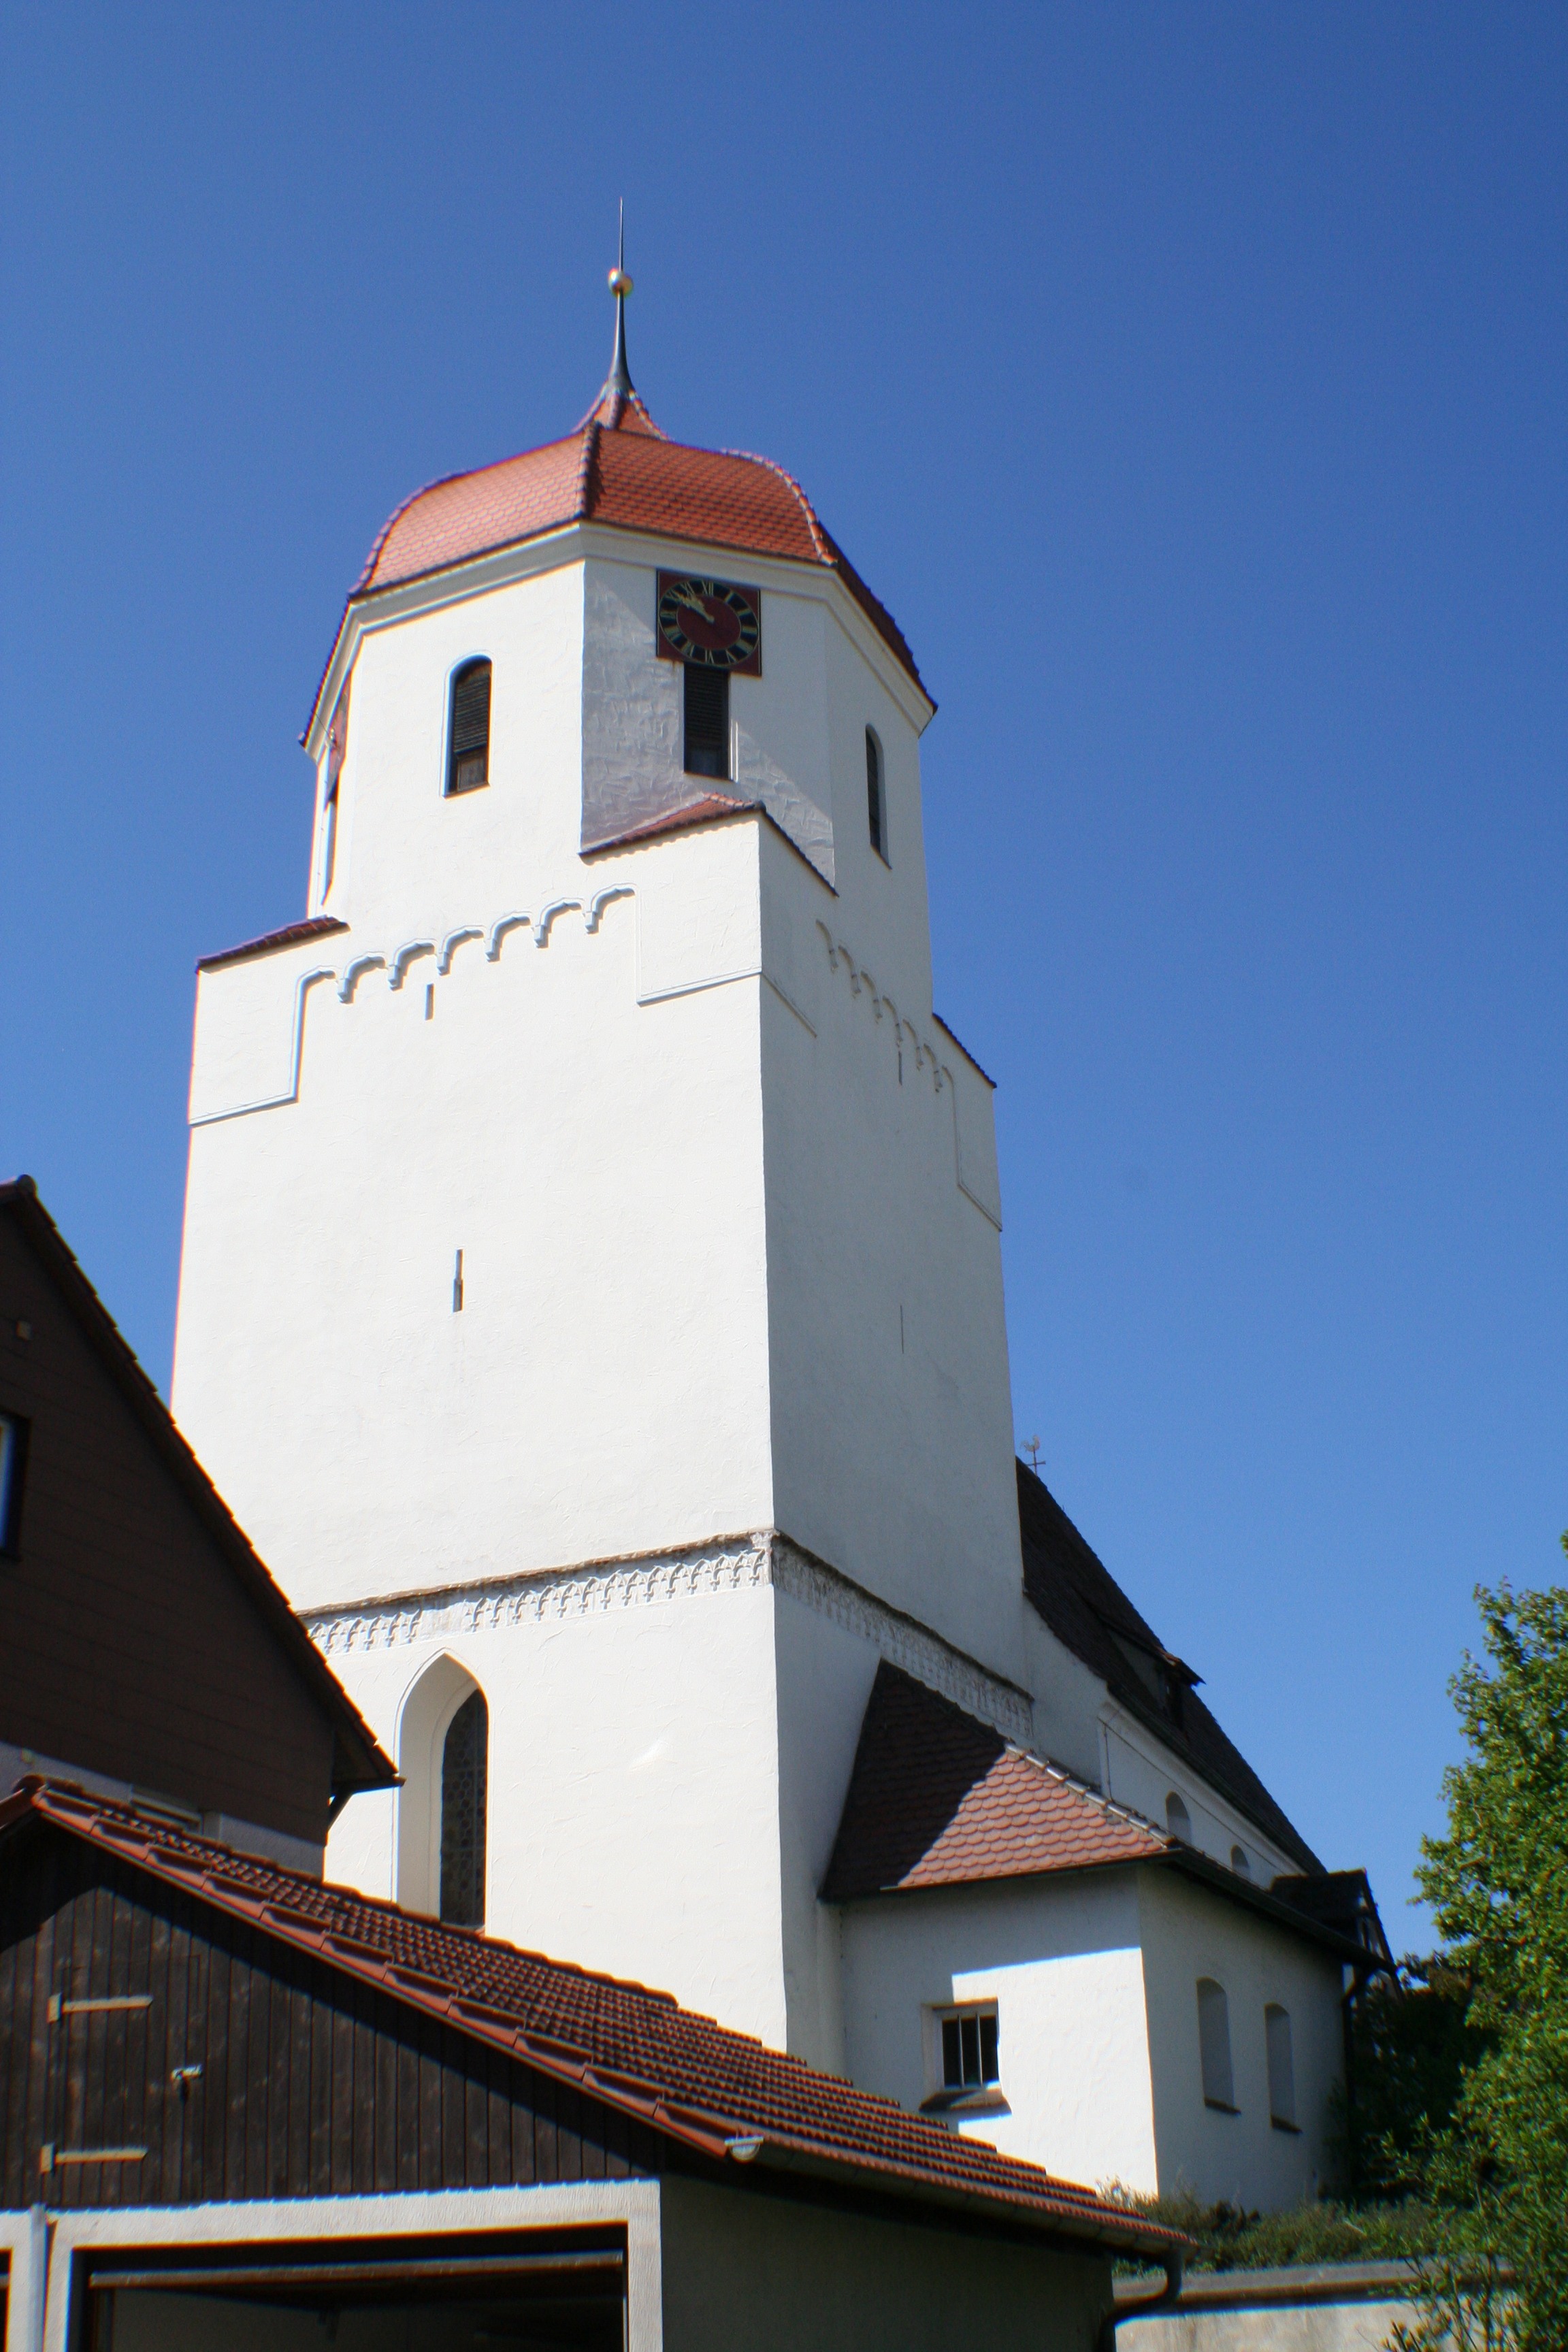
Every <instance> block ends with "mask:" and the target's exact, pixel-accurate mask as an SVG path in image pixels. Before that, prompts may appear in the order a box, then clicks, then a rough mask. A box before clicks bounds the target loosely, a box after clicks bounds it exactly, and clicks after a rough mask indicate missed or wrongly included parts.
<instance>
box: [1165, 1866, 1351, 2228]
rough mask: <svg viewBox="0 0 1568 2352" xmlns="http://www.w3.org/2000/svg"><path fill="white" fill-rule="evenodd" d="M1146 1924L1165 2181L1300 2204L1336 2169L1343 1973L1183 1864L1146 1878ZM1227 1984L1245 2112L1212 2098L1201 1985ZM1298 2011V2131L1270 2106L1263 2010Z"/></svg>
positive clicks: (1208, 2195)
mask: <svg viewBox="0 0 1568 2352" xmlns="http://www.w3.org/2000/svg"><path fill="white" fill-rule="evenodd" d="M1138 1908H1139V1924H1140V1930H1141V1933H1142V1942H1143V1959H1144V1982H1145V1986H1146V1988H1147V1994H1148V2003H1149V2049H1150V2053H1151V2059H1152V2080H1153V2097H1154V2128H1155V2137H1156V2140H1157V2144H1158V2147H1159V2164H1160V2187H1161V2189H1162V2190H1163V2191H1173V2190H1176V2189H1183V2188H1187V2189H1193V2190H1194V2191H1195V2192H1196V2194H1197V2195H1198V2196H1199V2197H1201V2198H1204V2199H1205V2200H1209V2199H1219V2198H1226V2199H1228V2200H1230V2201H1232V2202H1233V2203H1236V2204H1240V2205H1245V2206H1248V2207H1259V2208H1262V2209H1263V2210H1275V2209H1279V2208H1282V2207H1285V2206H1289V2205H1297V2204H1300V2201H1301V2200H1302V2199H1303V2198H1305V2197H1310V2196H1311V2195H1313V2194H1314V2193H1315V2192H1316V2191H1317V2189H1318V2187H1319V2184H1320V2183H1321V2182H1323V2181H1324V2180H1325V2179H1326V2178H1327V2175H1328V2172H1329V2168H1330V2147H1329V2134H1330V2128H1331V2098H1332V2095H1333V2091H1334V2087H1335V2085H1336V2084H1338V2082H1339V2081H1340V2079H1341V2075H1342V2064H1343V2044H1342V2039H1341V2022H1340V1992H1341V1972H1340V1969H1339V1966H1338V1964H1337V1962H1335V1961H1333V1960H1331V1959H1330V1958H1327V1957H1326V1956H1325V1955H1324V1954H1322V1953H1321V1952H1320V1951H1319V1949H1318V1948H1317V1947H1316V1946H1315V1945H1312V1944H1310V1943H1309V1942H1307V1941H1306V1939H1305V1938H1304V1937H1298V1936H1294V1935H1292V1934H1291V1933H1290V1931H1289V1929H1288V1928H1285V1927H1276V1926H1274V1924H1273V1923H1272V1921H1270V1920H1268V1919H1265V1918H1262V1917H1259V1916H1258V1915H1256V1914H1255V1913H1252V1912H1249V1911H1247V1910H1244V1909H1243V1908H1242V1906H1240V1905H1239V1904H1236V1903H1228V1902H1226V1900H1225V1899H1224V1898H1223V1896H1221V1895H1215V1894H1211V1893H1210V1892H1209V1891H1208V1889H1207V1888H1205V1887H1202V1886H1199V1885H1194V1883H1193V1881H1192V1880H1190V1879H1185V1878H1183V1877H1182V1876H1180V1874H1178V1873H1177V1872H1175V1871H1173V1870H1163V1869H1162V1870H1144V1871H1142V1872H1140V1874H1139V1897H1138ZM1200 1977H1210V1978H1212V1979H1214V1980H1215V1982H1216V1983H1218V1984H1221V1985H1223V1986H1224V1988H1225V1992H1226V2001H1227V2005H1228V2009H1229V2015H1230V2045H1231V2063H1232V2067H1233V2071H1234V2076H1235V2104H1236V2106H1237V2110H1238V2112H1237V2114H1236V2115H1222V2114H1220V2113H1218V2112H1216V2111H1215V2109H1214V2108H1211V2107H1207V2106H1205V2104H1204V2090H1203V2070H1202V2063H1201V2059H1200V2053H1199V2047H1198V2010H1197V1982H1198V1979H1199V1978H1200ZM1270 2001H1278V2002H1279V2004H1280V2005H1281V2006H1282V2007H1283V2008H1285V2009H1286V2010H1288V2011H1289V2016H1290V2026H1291V2042H1292V2047H1293V2054H1294V2063H1295V2078H1296V2113H1297V2117H1298V2121H1299V2123H1300V2131H1299V2132H1294V2133H1292V2132H1284V2131H1279V2130H1276V2129H1275V2128H1274V2127H1273V2126H1271V2124H1270V2121H1269V2113H1268V2060H1267V2053H1266V2049H1265V2043H1264V2025H1263V2011H1264V2008H1265V2005H1266V2004H1267V2003H1268V2002H1270Z"/></svg>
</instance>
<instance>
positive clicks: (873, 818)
mask: <svg viewBox="0 0 1568 2352" xmlns="http://www.w3.org/2000/svg"><path fill="white" fill-rule="evenodd" d="M866 817H867V823H868V827H869V831H870V835H871V846H872V848H873V849H874V850H875V851H876V853H877V855H878V856H879V858H880V859H881V861H882V863H883V865H884V866H886V865H888V864H889V857H888V797H887V793H886V792H885V790H884V788H883V783H882V747H881V745H880V744H879V742H878V740H877V738H876V736H875V735H874V734H873V733H872V732H871V730H870V729H869V728H867V730H866Z"/></svg>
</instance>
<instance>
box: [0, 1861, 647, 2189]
mask: <svg viewBox="0 0 1568 2352" xmlns="http://www.w3.org/2000/svg"><path fill="white" fill-rule="evenodd" d="M51 1995H54V1996H55V1997H56V1999H57V2000H58V2002H60V2003H61V2010H60V2014H59V2015H58V2019H57V2020H56V2021H53V2022H51V2021H50V2017H49V2008H50V1996H51ZM147 1996H150V1999H146V1998H145V1997H147ZM106 2000H119V2001H130V2002H134V2003H136V2004H137V2005H135V2006H132V2007H122V2008H94V2009H74V2008H71V2007H69V2006H68V2004H70V2003H73V2002H78V2001H100V2002H101V2001H106ZM143 2001H145V2005H142V2003H143ZM190 2067H199V2068H200V2070H201V2072H200V2074H199V2075H197V2076H195V2078H194V2079H193V2078H187V2079H186V2081H185V2082H184V2084H182V2083H181V2081H180V2080H179V2070H180V2069H182V2068H190ZM45 2147H52V2148H53V2150H54V2157H55V2160H54V2162H53V2163H52V2165H51V2167H50V2168H49V2169H47V2171H46V2170H44V2169H43V2168H41V2162H40V2158H41V2151H42V2150H43V2149H44V2148H45ZM138 2147H140V2148H142V2149H144V2150H145V2154H144V2155H143V2156H142V2157H141V2158H132V2159H127V2158H121V2160H118V2161H116V2160H111V2159H110V2158H98V2159H96V2160H94V2161H92V2162H88V2163H82V2162H75V2163H73V2162H69V2161H67V2162H65V2163H61V2162H60V2161H59V2158H60V2157H61V2156H64V2157H66V2158H71V2157H79V2156H80V2155H81V2154H82V2153H83V2152H84V2151H88V2150H95V2149H126V2148H138ZM663 2154H664V2150H663V2147H662V2142H661V2139H660V2136H659V2135H658V2134H657V2133H655V2132H652V2131H649V2130H647V2129H646V2128H645V2127H644V2126H641V2125H640V2124H637V2123H635V2122H633V2121H631V2120H629V2119H627V2118H626V2117H623V2116H617V2115H616V2113H615V2112H614V2111H613V2110H611V2109H608V2108H605V2107H604V2106H602V2105H599V2103H598V2102H597V2101H595V2100H593V2099H591V2098H588V2097H585V2096H584V2095H580V2094H579V2093H577V2092H575V2091H574V2090H572V2089H570V2088H569V2087H566V2086H563V2085H561V2084H555V2083H552V2082H551V2081H550V2080H549V2079H548V2078H546V2077H544V2076H542V2075H540V2074H536V2073H534V2071H533V2070H532V2069H531V2068H530V2067H527V2066H525V2065H522V2064H520V2063H518V2062H517V2061H516V2060H514V2059H511V2058H509V2057H507V2056H506V2055H505V2054H504V2053H500V2052H492V2051H489V2050H488V2049H487V2048H486V2047H485V2046H484V2045H483V2044H482V2043H479V2042H473V2041H470V2040H469V2039H468V2037H467V2036H466V2035H464V2034H462V2033H461V2032H458V2031H457V2030H456V2029H455V2028H453V2027H450V2026H447V2025H445V2024H442V2023H440V2022H438V2021H435V2020H431V2019H426V2018H424V2017H422V2016H420V2015H419V2014H418V2012H417V2011H413V2010H410V2009H406V2008H405V2007H404V2006H403V2005H402V2004H401V2003H400V2002H398V2001H397V2000H395V1999H394V1998H393V1997H392V1996H391V1995H389V1994H387V1993H384V1992H382V1991H379V1990H375V1989H374V1988H372V1987H368V1986H361V1985H358V1984H356V1983H355V1982H354V1981H353V1979H351V1978H347V1977H345V1976H343V1975H342V1974H341V1973H339V1972H338V1971H337V1970H336V1969H332V1968H331V1966H330V1965H329V1964H328V1963H326V1962H325V1961H323V1960H320V1959H317V1958H314V1957H313V1956H311V1955H309V1954H305V1953H300V1952H296V1951H293V1950H291V1949H290V1948H289V1947H288V1946H287V1945H285V1944H282V1943H280V1942H278V1941H275V1940H274V1939H273V1938H272V1937H269V1936H268V1935H267V1934H266V1933H265V1931H264V1930H262V1929H258V1928H253V1927H249V1926H247V1924H246V1923H244V1922H243V1921H238V1920H233V1919H230V1918H228V1917H226V1916H225V1915H224V1914H223V1913H222V1912H220V1911H218V1910H216V1909H215V1908H213V1907H212V1906H209V1905H207V1904H205V1903H204V1902H203V1901H202V1900H201V1899H200V1898H199V1897H198V1896H187V1895H184V1894H182V1893H181V1892H180V1891H179V1890H177V1889H174V1888H171V1887H167V1886H164V1885H162V1884H161V1883H160V1882H159V1881H158V1880H156V1879H154V1878H153V1877H152V1876H150V1875H149V1874H146V1873H145V1872H142V1871H140V1870H138V1869H137V1868H136V1867H135V1865H134V1864H132V1863H129V1862H121V1861H120V1860H119V1859H118V1858H117V1857H115V1856H112V1855H108V1854H104V1853H101V1852H100V1851H98V1850H97V1849H95V1848H93V1847H90V1846H88V1845H86V1844H85V1843H82V1842H80V1841H79V1840H78V1839H75V1838H73V1837H70V1836H69V1835H68V1834H67V1833H65V1832H60V1831H58V1830H55V1829H53V1828H52V1827H47V1826H45V1825H42V1824H38V1823H36V1822H35V1823H33V1824H30V1825H28V1826H27V1827H26V1828H25V1829H23V1830H20V1831H18V1832H15V1833H14V1834H13V1835H12V1836H11V1837H10V1838H9V1839H8V1840H7V1841H6V1842H5V1845H4V1846H0V2206H9V2207H17V2206H26V2205H30V2204H34V2203H36V2202H37V2201H39V2200H40V2199H41V2200H44V2201H45V2202H47V2203H49V2204H51V2205H56V2206H60V2207H74V2206H100V2205H119V2204H136V2205H155V2204H176V2203H189V2202H192V2201H195V2200H208V2199H230V2198H247V2197H249V2198H254V2197H303V2196H345V2195H349V2194H365V2193H371V2192H375V2191H384V2190H388V2189H462V2188H483V2187H489V2186H491V2185H496V2184H500V2183H508V2182H521V2183H531V2182H545V2181H574V2180H603V2179H624V2178H626V2176H628V2175H630V2174H634V2173H640V2174H648V2173H652V2172H656V2171H658V2169H660V2168H661V2160H662V2157H663Z"/></svg>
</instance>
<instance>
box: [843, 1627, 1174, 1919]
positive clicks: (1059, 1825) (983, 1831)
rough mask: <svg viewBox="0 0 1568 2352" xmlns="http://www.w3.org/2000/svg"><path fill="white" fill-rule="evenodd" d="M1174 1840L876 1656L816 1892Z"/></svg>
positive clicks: (1118, 1858)
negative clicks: (1012, 1744)
mask: <svg viewBox="0 0 1568 2352" xmlns="http://www.w3.org/2000/svg"><path fill="white" fill-rule="evenodd" d="M1170 1843H1171V1841H1170V1839H1169V1838H1167V1837H1166V1836H1165V1835H1164V1834H1163V1832H1161V1831H1159V1830H1155V1829H1152V1828H1151V1827H1150V1826H1149V1824H1148V1823H1147V1822H1142V1821H1140V1820H1138V1819H1137V1818H1136V1817H1135V1816H1134V1815H1132V1814H1131V1813H1124V1812H1122V1811H1120V1810H1119V1809H1118V1808H1117V1807H1116V1806H1114V1805H1110V1804H1108V1803H1107V1802H1106V1801H1105V1800H1104V1799H1103V1798H1101V1797H1099V1796H1096V1795H1095V1794H1094V1793H1093V1792H1092V1791H1091V1790H1088V1789H1086V1788H1084V1787H1083V1786H1082V1784H1081V1783H1080V1782H1079V1781H1076V1780H1070V1779H1069V1778H1068V1775H1067V1774H1066V1773H1065V1772H1063V1771H1061V1770H1059V1769H1058V1768H1057V1767H1056V1766H1055V1765H1051V1764H1046V1763H1043V1762H1042V1761H1041V1760H1040V1759H1039V1758H1038V1757H1037V1756H1029V1755H1026V1754H1025V1753H1024V1751H1023V1750H1022V1749H1021V1748H1012V1747H1009V1746H1008V1744H1007V1742H1006V1741H1005V1739H1004V1738H1002V1735H1001V1734H1000V1732H997V1731H994V1730H993V1729H992V1728H991V1727H990V1725H989V1724H984V1723H981V1722H978V1721H977V1720H976V1719H975V1717H973V1716H971V1715H966V1714H965V1713H964V1712H963V1708H962V1707H957V1706H953V1705H952V1701H951V1700H949V1699H945V1698H942V1697H940V1696H938V1694H937V1693H936V1692H935V1691H932V1690H928V1689H927V1688H926V1687H925V1685H923V1684H921V1683H917V1682H915V1681H913V1680H912V1679H911V1678H910V1675H906V1674H903V1673H901V1672H900V1669H899V1668H898V1667H897V1666H890V1665H889V1664H887V1662H886V1661H885V1660H884V1662H883V1663H882V1664H880V1665H879V1667H878V1669H877V1679H876V1681H875V1683H874V1684H873V1685H872V1686H871V1696H870V1698H869V1700H868V1703H867V1706H866V1716H865V1720H864V1722H863V1723H862V1725H861V1727H860V1742H859V1746H858V1748H857V1750H856V1755H855V1769H854V1771H853V1772H852V1773H851V1775H850V1780H849V1793H848V1795H847V1797H846V1799H845V1801H844V1812H843V1817H842V1819H841V1820H840V1822H839V1825H838V1837H837V1843H835V1846H834V1849H833V1858H832V1860H831V1862H830V1863H829V1864H828V1867H827V1875H826V1879H825V1880H824V1882H823V1886H822V1895H823V1900H824V1901H825V1902H828V1903H844V1902H848V1901H850V1900H852V1899H853V1898H854V1897H855V1896H856V1895H879V1894H887V1893H890V1892H892V1891H893V1890H894V1889H898V1888H909V1887H916V1886H962V1885H973V1884H975V1883H977V1882H979V1881H983V1880H985V1879H994V1878H1020V1877H1027V1876H1033V1875H1036V1874H1041V1873H1047V1872H1051V1871H1058V1870H1085V1869H1092V1868H1095V1867H1097V1866H1102V1865H1104V1864H1110V1863H1121V1862H1148V1861H1152V1860H1153V1859H1154V1858H1155V1857H1157V1856H1159V1855H1163V1854H1164V1853H1167V1852H1168V1850H1169V1848H1170Z"/></svg>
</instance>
